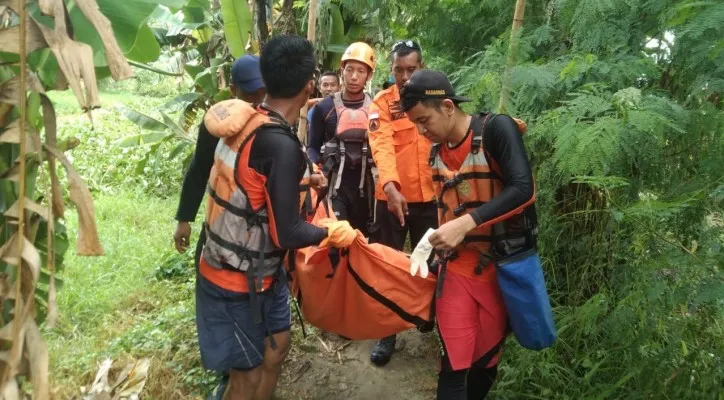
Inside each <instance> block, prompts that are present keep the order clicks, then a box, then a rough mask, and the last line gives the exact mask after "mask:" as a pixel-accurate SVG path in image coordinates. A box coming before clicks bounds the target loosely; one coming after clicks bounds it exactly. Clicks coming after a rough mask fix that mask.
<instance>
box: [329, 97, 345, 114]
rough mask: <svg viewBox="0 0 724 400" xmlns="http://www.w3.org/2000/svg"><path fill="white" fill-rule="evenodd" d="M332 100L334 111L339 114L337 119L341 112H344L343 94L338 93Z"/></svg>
mask: <svg viewBox="0 0 724 400" xmlns="http://www.w3.org/2000/svg"><path fill="white" fill-rule="evenodd" d="M332 99H333V100H334V110H335V111H336V112H337V117H339V112H340V110H344V109H345V106H344V102H343V101H342V92H337V93H335V94H333V95H332Z"/></svg>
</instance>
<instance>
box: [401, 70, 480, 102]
mask: <svg viewBox="0 0 724 400" xmlns="http://www.w3.org/2000/svg"><path fill="white" fill-rule="evenodd" d="M400 98H401V100H402V108H403V109H404V110H405V111H406V110H409V109H410V108H412V107H414V106H415V104H417V103H419V102H420V100H423V99H450V100H452V101H453V102H455V103H463V102H466V101H472V100H470V99H469V98H467V97H463V96H458V95H456V94H455V89H454V88H453V87H452V84H450V81H449V80H448V79H447V76H445V74H443V73H442V72H438V71H433V70H429V69H423V70H419V71H416V72H415V73H414V74H412V76H411V77H410V79H409V80H408V81H407V82H406V83H405V85H404V86H403V87H402V90H401V91H400Z"/></svg>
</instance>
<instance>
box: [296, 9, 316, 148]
mask: <svg viewBox="0 0 724 400" xmlns="http://www.w3.org/2000/svg"><path fill="white" fill-rule="evenodd" d="M316 35H317V0H309V18H308V20H307V40H309V41H310V42H312V43H314V39H315V37H316ZM308 110H309V109H308V107H307V105H306V104H305V105H304V107H302V109H301V110H299V141H301V142H302V144H304V145H306V143H307V111H308Z"/></svg>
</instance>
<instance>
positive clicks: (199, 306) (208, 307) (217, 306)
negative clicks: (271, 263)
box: [196, 274, 291, 372]
mask: <svg viewBox="0 0 724 400" xmlns="http://www.w3.org/2000/svg"><path fill="white" fill-rule="evenodd" d="M257 299H258V301H259V303H260V304H261V306H262V309H263V310H264V311H263V313H262V315H263V318H264V319H265V321H266V324H265V323H264V322H262V323H259V324H255V323H254V319H253V316H252V315H253V313H252V308H251V302H250V300H249V299H248V295H246V294H242V293H237V292H232V291H229V290H226V289H223V288H221V287H219V286H216V285H215V284H213V283H211V282H209V281H208V280H207V279H206V278H204V277H203V276H201V275H200V274H197V275H196V328H197V330H198V335H199V348H200V349H201V361H202V363H203V365H204V367H205V368H207V369H210V370H213V371H218V372H224V371H229V370H230V369H236V370H242V371H243V370H249V369H253V368H256V367H258V366H259V365H261V363H262V361H263V360H264V350H265V348H266V343H265V339H266V337H267V334H268V333H269V332H270V333H271V334H272V335H273V334H277V333H280V332H287V331H289V330H290V328H291V310H290V309H289V289H288V287H287V285H283V284H279V283H276V284H274V285H273V286H272V288H270V289H269V290H268V291H267V292H264V293H260V294H259V295H258V296H257ZM267 327H268V329H269V332H267Z"/></svg>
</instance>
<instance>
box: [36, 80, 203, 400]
mask: <svg viewBox="0 0 724 400" xmlns="http://www.w3.org/2000/svg"><path fill="white" fill-rule="evenodd" d="M50 96H51V99H52V100H53V102H54V104H55V108H56V112H57V114H58V138H59V140H64V139H69V138H75V139H78V141H79V144H78V146H77V147H75V148H74V149H72V150H70V151H68V152H67V153H66V154H67V155H68V157H69V158H70V159H71V161H72V163H73V165H74V168H75V169H76V170H77V171H78V173H79V174H80V175H81V176H82V177H83V179H84V180H85V182H86V184H87V185H88V187H89V188H90V189H91V192H92V194H93V197H94V206H95V212H96V222H97V226H98V230H99V235H100V238H101V242H102V244H103V248H104V251H105V255H104V256H102V257H79V256H77V255H76V254H75V251H74V249H73V242H74V239H75V237H76V235H77V228H78V227H77V217H76V215H75V213H74V210H73V209H72V208H70V209H69V210H68V211H67V213H66V217H67V219H66V221H65V225H66V227H67V230H68V236H69V238H70V242H71V248H70V249H69V250H68V252H67V253H66V254H65V260H64V267H63V269H62V272H61V273H60V277H61V278H62V279H63V281H64V285H63V287H62V289H60V290H59V292H58V299H57V301H58V309H59V313H60V316H59V319H58V322H57V325H56V327H55V328H54V329H47V330H46V332H44V333H45V337H46V340H47V343H48V348H49V353H50V357H51V359H50V362H51V365H50V368H51V377H52V379H53V383H54V387H55V389H56V390H57V393H56V396H57V397H58V398H71V397H74V396H77V395H79V394H80V387H81V386H88V385H90V384H91V383H92V382H93V379H94V376H95V373H96V371H97V369H98V366H99V364H100V363H101V362H102V361H103V360H104V359H105V358H110V359H112V360H114V361H116V363H115V364H114V367H115V368H122V367H123V366H125V363H126V362H128V361H129V360H135V359H139V358H142V357H149V358H150V359H151V362H152V363H151V369H150V373H149V377H148V381H147V384H146V388H145V389H144V391H143V394H144V397H145V398H152V399H166V398H180V397H182V398H192V397H193V396H194V395H195V394H198V393H202V392H206V391H208V389H209V386H211V385H212V384H213V383H214V379H213V377H212V376H211V375H210V374H209V373H207V372H205V371H204V370H203V369H202V368H201V366H200V362H199V353H198V347H197V343H196V325H195V317H194V295H193V283H194V270H193V262H192V260H191V255H190V254H185V255H180V254H178V253H177V252H176V251H175V249H174V248H173V244H172V237H171V235H172V233H173V230H174V227H175V223H176V222H175V220H174V214H175V211H176V205H177V201H178V193H179V188H180V184H181V181H182V178H183V174H182V168H181V161H180V160H179V159H170V158H169V157H167V156H168V151H167V150H164V151H162V152H160V153H159V158H158V160H159V163H158V165H157V166H156V167H155V168H152V167H151V166H149V165H151V164H150V163H149V164H147V165H146V166H145V167H139V162H140V161H141V160H143V159H144V157H147V156H148V155H149V147H148V146H136V147H127V148H121V147H119V146H117V145H116V142H117V141H118V140H119V139H122V138H124V137H127V136H130V135H135V134H138V133H140V132H141V131H140V128H138V127H137V126H136V125H135V124H133V123H132V122H130V121H129V120H128V119H126V117H125V116H123V115H122V114H121V113H120V112H119V111H118V110H117V109H116V108H115V106H116V105H118V104H122V105H125V106H127V107H131V108H134V109H136V110H139V111H142V112H144V113H146V114H148V115H151V116H157V114H156V113H157V111H156V110H157V109H158V108H159V107H160V106H161V105H162V104H164V103H165V102H166V101H167V100H168V98H156V97H146V96H138V95H134V94H129V93H123V92H113V91H110V92H102V93H101V95H100V98H101V106H102V107H101V108H100V109H97V110H93V112H92V120H91V119H89V118H88V115H87V114H85V113H83V112H82V111H80V110H79V108H78V105H77V101H76V99H75V96H73V94H72V93H71V92H70V91H65V92H53V93H51V95H50ZM153 156H155V154H154V155H153ZM151 160H153V157H152V158H151ZM40 179H41V183H42V182H43V180H46V181H47V179H48V178H47V176H41V178H40ZM61 179H64V174H61ZM193 234H194V239H195V237H196V235H198V227H196V230H195V232H193Z"/></svg>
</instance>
